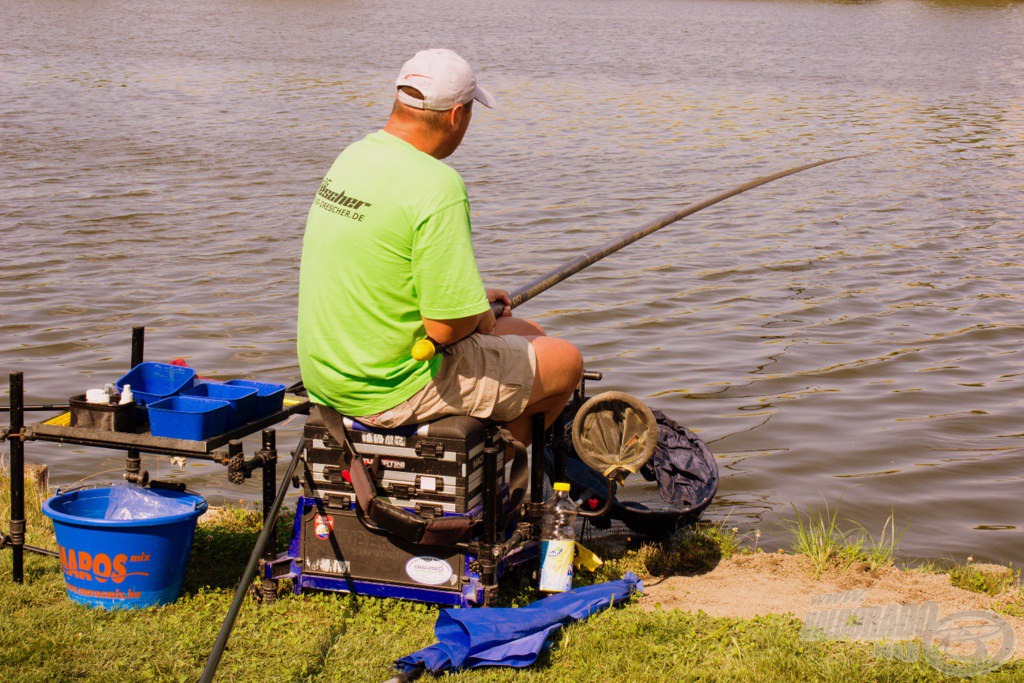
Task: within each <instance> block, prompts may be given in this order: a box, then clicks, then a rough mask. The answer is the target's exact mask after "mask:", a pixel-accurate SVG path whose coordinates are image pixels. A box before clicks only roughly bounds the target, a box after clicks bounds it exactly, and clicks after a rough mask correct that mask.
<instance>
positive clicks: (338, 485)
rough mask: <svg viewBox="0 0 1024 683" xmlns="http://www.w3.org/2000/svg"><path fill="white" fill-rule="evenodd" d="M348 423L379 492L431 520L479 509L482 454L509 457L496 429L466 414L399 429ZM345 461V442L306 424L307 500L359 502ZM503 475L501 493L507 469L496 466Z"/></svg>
mask: <svg viewBox="0 0 1024 683" xmlns="http://www.w3.org/2000/svg"><path fill="white" fill-rule="evenodd" d="M311 421H312V420H311ZM345 425H346V431H347V432H348V437H349V441H351V443H352V447H353V448H354V449H355V451H356V453H358V454H359V455H360V456H362V458H363V463H364V464H365V465H366V468H367V470H368V471H369V472H370V475H371V477H372V478H373V483H374V485H375V486H376V488H377V495H378V496H379V497H381V498H383V499H384V500H386V501H387V502H389V503H391V504H392V505H397V506H399V507H402V508H406V509H408V510H410V511H412V512H415V513H416V514H419V515H423V516H426V517H436V516H440V515H443V514H461V513H467V512H470V511H471V510H473V508H475V507H478V506H479V505H480V504H481V503H482V501H483V462H484V450H485V449H487V448H488V447H489V446H493V447H496V448H498V449H499V452H503V449H502V447H501V445H500V442H499V437H498V427H497V425H493V424H489V423H486V422H483V421H481V420H478V419H476V418H472V417H467V416H463V415H458V416H452V417H447V418H443V419H441V420H437V421H435V422H428V423H425V424H422V425H413V426H412V427H411V428H405V429H402V428H400V429H395V430H369V429H367V428H366V427H363V426H362V425H360V424H358V423H354V422H352V421H351V420H349V419H347V418H346V420H345ZM492 457H493V456H492ZM499 457H500V456H499ZM342 462H344V461H343V459H342V448H341V445H340V444H338V442H337V441H336V440H335V439H334V437H332V436H331V435H330V433H329V432H328V430H327V428H326V427H325V426H321V425H318V424H315V423H314V424H309V423H308V422H307V424H306V427H305V431H304V435H303V464H304V468H303V469H304V472H303V477H302V483H303V493H304V495H306V496H308V497H312V498H319V499H321V500H323V501H324V502H325V503H327V504H329V505H330V507H335V508H348V507H349V506H350V504H354V503H355V489H354V488H353V487H352V484H351V481H350V477H349V476H348V472H347V471H345V469H344V467H343V466H342V464H341V463H342ZM497 474H498V481H497V482H496V486H497V487H498V488H499V489H500V488H501V487H502V484H504V481H505V468H504V467H503V466H500V467H498V468H497Z"/></svg>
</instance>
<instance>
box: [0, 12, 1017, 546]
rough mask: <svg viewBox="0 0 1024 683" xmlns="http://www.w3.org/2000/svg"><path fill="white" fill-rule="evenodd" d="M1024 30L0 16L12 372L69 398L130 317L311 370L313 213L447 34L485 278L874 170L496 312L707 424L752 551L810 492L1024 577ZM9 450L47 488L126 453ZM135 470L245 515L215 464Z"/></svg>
mask: <svg viewBox="0 0 1024 683" xmlns="http://www.w3.org/2000/svg"><path fill="white" fill-rule="evenodd" d="M1021 36H1024V5H1022V4H1020V3H1015V2H999V1H988V2H957V1H953V0H948V1H940V0H933V1H924V0H922V1H911V0H892V1H879V2H838V1H837V2H825V1H814V0H793V1H783V0H762V1H753V0H751V1H739V0H678V1H668V0H664V1H658V2H612V1H599V0H595V1H592V2H580V1H559V0H547V1H544V2H540V1H536V2H534V1H525V2H508V3H490V2H483V1H479V2H474V1H471V0H451V1H449V2H439V3H409V2H379V1H375V2H368V1H361V0H353V1H350V2H340V1H339V2H333V3H325V2H312V1H309V0H306V1H303V0H298V1H294V2H286V3H285V2H268V1H257V0H224V1H222V2H218V3H213V4H211V3H208V2H197V1H196V0H180V1H178V2H174V3H170V2H135V3H123V2H114V1H107V2H103V1H89V2H75V3H69V2H57V1H51V0H38V1H36V2H32V3H16V2H6V3H3V5H2V7H0V63H2V69H0V107H2V111H3V116H2V119H0V140H2V150H0V159H2V164H0V235H2V239H3V248H2V250H0V296H2V299H0V370H2V371H3V373H4V375H5V379H6V373H8V372H10V371H14V370H21V371H23V372H24V373H25V387H26V391H27V400H28V402H30V403H43V402H56V401H65V400H66V399H67V397H68V396H70V395H71V394H73V393H81V392H82V391H84V389H85V388H88V387H90V386H97V385H101V384H103V383H104V382H109V381H113V380H114V379H116V378H118V377H120V376H121V375H122V374H123V373H124V372H125V371H126V369H127V364H128V361H129V351H130V338H131V327H132V326H133V325H145V326H146V329H147V337H146V357H147V359H150V360H170V359H173V358H176V357H183V358H185V359H186V360H187V361H188V362H189V363H190V364H191V365H192V366H193V367H195V368H197V369H198V370H199V372H200V374H203V375H209V376H214V377H220V378H229V377H254V378H259V379H264V380H268V381H278V382H282V383H288V384H290V383H291V382H293V381H295V380H297V379H298V365H297V361H296V358H295V309H296V292H297V282H298V262H299V252H300V243H301V237H302V231H303V228H304V222H305V215H306V212H307V210H308V208H309V205H310V203H311V201H312V197H313V193H314V192H315V190H316V188H317V186H318V183H319V180H320V178H321V177H322V175H323V173H325V172H326V170H327V168H328V167H329V166H330V163H331V161H332V160H333V159H334V157H335V156H336V154H337V153H338V152H339V151H340V150H341V149H342V148H343V147H344V146H345V145H346V144H348V143H349V142H352V141H354V140H356V139H358V138H360V137H362V136H363V135H364V134H365V133H367V132H370V131H372V130H375V129H377V128H379V127H380V126H381V125H382V124H383V122H384V120H385V118H386V115H387V113H388V111H389V110H390V98H391V96H392V94H391V93H392V87H393V86H392V83H393V79H394V78H395V75H396V73H397V69H398V67H399V65H400V64H401V63H402V62H403V61H404V60H405V59H406V58H408V57H409V56H411V55H412V54H413V53H414V52H415V51H416V50H418V49H422V48H426V47H438V46H447V47H451V48H453V49H455V50H456V51H458V52H460V53H462V54H463V55H464V56H466V57H467V58H468V59H469V60H470V62H471V63H472V64H473V65H474V67H475V68H476V70H477V72H478V74H479V77H480V82H481V83H482V84H483V85H485V87H487V88H488V89H489V90H491V91H492V92H493V93H494V94H495V96H496V97H497V98H498V106H497V107H496V108H495V109H494V110H493V111H486V110H484V109H483V108H480V109H478V110H477V111H476V112H475V115H474V118H473V123H472V126H471V128H470V131H469V134H468V135H467V137H466V140H465V142H464V144H463V146H462V147H461V148H460V149H459V151H458V152H457V153H456V154H455V155H454V156H453V157H451V159H450V160H449V162H450V163H451V165H453V166H454V167H455V168H456V169H458V170H459V171H460V172H461V173H462V175H463V177H464V178H465V180H466V183H467V185H468V187H469V191H470V197H471V200H472V205H473V220H474V240H475V244H476V248H477V251H478V257H479V261H480V265H481V269H482V271H483V273H484V275H485V280H486V281H487V282H488V283H489V284H490V285H492V286H505V287H508V288H510V289H511V288H514V287H515V286H517V285H521V284H523V283H525V282H526V281H528V280H530V279H532V278H533V277H535V276H537V275H539V274H541V273H543V272H545V271H546V270H548V269H550V268H553V267H556V266H558V265H559V264H561V263H563V262H565V261H568V260H569V259H571V258H572V257H573V256H575V255H576V254H577V253H579V252H580V251H583V250H585V249H587V248H589V247H592V246H594V245H596V244H598V243H600V242H602V241H604V240H606V239H609V238H611V237H613V236H617V235H619V234H621V233H624V232H626V231H628V230H631V229H633V228H635V227H637V226H639V225H641V224H643V223H645V222H647V221H648V220H651V219H653V218H656V217H658V216H661V215H662V214H665V213H668V212H670V211H672V210H674V209H677V208H679V207H681V206H683V205H685V204H688V203H690V202H692V201H695V200H698V199H701V198H703V197H705V196H707V195H709V194H712V193H715V192H717V191H719V190H722V189H726V188H729V187H731V186H733V185H738V184H740V183H743V182H746V181H747V180H750V179H752V178H755V177H757V176H760V175H764V174H766V173H770V172H774V171H777V170H781V169H784V168H787V167H790V166H796V165H799V164H801V163H805V162H808V161H814V160H818V159H823V158H828V157H833V156H841V155H847V154H863V153H868V152H870V153H871V154H869V155H867V156H862V157H859V158H856V159H849V160H846V161H841V162H838V163H836V164H831V165H828V166H824V167H822V168H818V169H814V170H811V171H807V172H804V173H801V174H799V175H796V176H793V177H791V178H787V179H784V180H780V181H778V182H776V183H773V184H771V185H768V186H766V187H763V188H759V189H756V190H753V191H751V192H748V193H746V194H743V195H741V196H739V197H736V198H733V199H730V200H728V201H727V202H725V203H722V204H720V205H718V206H715V207H713V208H711V209H708V210H706V211H703V212H701V213H699V214H696V215H694V216H691V217H690V218H687V219H686V220H684V221H682V222H680V223H678V224H676V225H674V226H672V227H670V228H667V229H665V230H663V231H661V232H659V233H657V234H655V235H653V236H651V237H648V238H646V239H644V240H643V241H641V242H638V243H637V244H635V245H633V246H631V247H629V248H627V249H626V250H624V251H622V252H620V253H618V254H616V255H614V256H611V257H609V258H608V259H606V260H605V261H603V262H601V263H599V264H597V265H595V266H593V267H591V268H589V269H588V270H586V271H584V272H582V273H580V274H578V275H576V276H574V277H573V278H571V279H570V280H568V281H566V282H565V283H563V284H561V285H558V286H557V287H555V288H554V289H552V290H550V291H549V292H547V293H545V294H542V295H541V296H539V297H538V298H536V299H534V300H533V301H531V302H529V303H528V304H526V305H524V306H523V307H522V308H521V309H520V310H518V311H517V314H519V315H526V316H530V317H534V318H535V319H537V320H538V321H539V322H540V323H541V324H543V325H544V326H545V327H546V328H547V329H548V330H549V332H550V333H552V334H555V335H559V336H562V337H566V338H568V339H571V340H572V341H574V342H575V343H577V344H578V345H579V347H580V349H581V350H582V352H583V355H584V357H585V359H586V363H587V367H588V368H590V369H592V370H598V371H601V372H603V373H604V374H605V381H604V382H602V383H601V384H599V385H593V389H594V390H596V389H598V388H605V389H619V390H623V391H628V392H630V393H633V394H635V395H638V396H640V397H643V398H644V399H645V400H647V401H648V402H649V403H650V404H651V405H653V406H655V407H658V408H661V409H662V410H664V411H665V412H667V413H668V414H670V415H671V416H673V417H675V418H676V419H677V420H678V421H680V422H682V423H684V424H686V425H687V426H689V427H691V428H693V429H695V430H696V431H698V432H699V433H700V434H701V436H702V437H703V438H704V439H705V440H706V441H707V442H708V443H709V444H710V446H711V448H712V449H713V450H714V451H715V452H716V454H717V455H718V458H719V464H720V466H721V470H722V484H721V489H720V493H719V495H718V498H717V499H716V502H715V504H714V505H713V507H712V508H711V509H710V510H709V511H708V513H707V516H708V517H709V518H711V519H714V520H719V521H723V520H724V521H726V523H727V524H729V525H730V526H736V527H737V528H739V529H740V530H741V531H742V532H743V533H746V534H753V533H754V532H755V531H757V530H760V531H762V536H761V546H762V547H773V546H774V544H778V543H784V542H785V539H786V532H785V528H784V523H785V520H787V519H792V517H793V513H794V509H796V510H799V511H801V512H802V513H804V514H806V512H807V510H808V509H811V508H813V509H815V510H821V509H823V508H824V506H826V505H827V506H829V509H832V510H835V509H838V511H839V516H840V517H841V518H849V519H852V520H855V521H856V522H858V523H860V524H863V525H864V526H865V527H866V528H867V529H868V530H870V531H872V532H873V533H875V534H876V535H877V533H878V532H879V531H880V530H881V528H882V525H883V524H884V522H885V520H886V519H887V518H888V517H889V515H890V514H895V518H896V523H897V526H898V527H899V528H901V529H902V528H906V532H905V535H904V536H903V539H902V543H901V547H902V549H903V551H904V552H905V553H906V554H907V555H908V556H912V557H929V558H953V559H960V560H962V559H963V558H964V557H966V556H968V555H971V556H973V557H974V558H975V560H981V559H988V560H996V561H1000V562H1014V563H1015V564H1016V565H1018V566H1019V565H1020V564H1024V544H1022V543H1021V526H1022V522H1024V520H1022V508H1021V505H1020V500H1021V496H1022V491H1024V420H1022V415H1024V349H1022V345H1021V338H1022V332H1024V311H1022V309H1024V268H1022V265H1021V262H1022V255H1024V241H1022V237H1024V228H1022V218H1024V167H1022V163H1021V162H1022V156H1024V41H1022V40H1021ZM4 393H6V387H5V389H4ZM5 402H6V401H5ZM33 417H36V418H38V417H41V416H39V415H35V416H33ZM300 426H301V425H300V424H297V423H292V424H288V425H285V426H284V427H282V428H281V430H280V432H279V433H280V447H281V449H282V451H285V450H287V449H290V448H291V447H292V444H293V443H294V441H295V439H296V438H297V436H298V434H299V430H300ZM0 447H2V448H3V449H4V451H3V453H4V454H5V459H6V448H7V444H3V445H2V446H0ZM255 447H256V443H255V442H253V443H250V444H249V447H248V452H249V453H250V454H251V452H252V450H253V449H254V448H255ZM27 456H28V459H29V460H30V461H35V462H45V463H48V464H49V465H50V466H51V469H52V479H53V482H54V484H58V485H68V484H70V483H73V482H77V481H80V480H82V479H85V478H88V479H89V480H90V481H96V480H99V481H103V480H110V479H111V478H113V477H117V476H119V475H118V471H119V469H120V467H121V466H122V463H123V457H122V456H121V455H120V454H115V453H108V452H103V451H96V450H89V449H84V448H78V447H70V446H64V447H57V446H55V445H51V444H43V443H38V442H32V443H29V444H28V447H27ZM144 466H145V467H146V468H147V469H149V471H150V472H151V474H152V475H153V476H160V477H163V478H171V479H178V480H184V481H187V482H188V483H189V484H190V485H191V486H193V487H194V488H196V489H198V490H200V491H201V492H203V493H204V494H206V495H208V496H209V497H210V499H211V502H212V503H215V504H217V503H223V502H225V501H237V500H246V501H253V500H258V496H259V483H258V481H251V482H249V483H247V484H246V485H245V486H242V487H234V486H233V485H231V484H229V483H228V482H227V480H226V478H225V476H224V471H223V468H222V467H220V466H219V465H211V464H205V463H200V462H189V463H188V464H187V466H185V467H184V468H181V467H179V466H177V465H174V464H172V463H171V462H170V461H169V460H168V459H166V458H160V457H156V456H146V457H144Z"/></svg>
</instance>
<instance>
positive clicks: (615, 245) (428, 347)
mask: <svg viewBox="0 0 1024 683" xmlns="http://www.w3.org/2000/svg"><path fill="white" fill-rule="evenodd" d="M858 156H862V155H860V154H851V155H848V156H843V157H834V158H832V159H825V160H823V161H815V162H813V163H810V164H803V165H802V166H797V167H795V168H789V169H786V170H785V171H779V172H778V173H772V174H771V175H766V176H762V177H760V178H755V179H754V180H751V181H750V182H747V183H744V184H742V185H740V186H738V187H734V188H732V189H731V190H725V191H724V192H719V193H718V194H716V195H712V196H711V197H708V198H707V199H702V200H700V201H698V202H694V203H693V204H690V205H689V206H686V207H684V208H682V209H679V210H678V211H673V212H672V213H669V214H667V215H665V216H662V217H661V218H658V219H657V220H654V221H651V222H650V223H647V224H646V225H643V226H641V227H640V228H638V229H636V230H633V231H630V232H628V233H626V234H625V235H623V236H621V237H619V238H617V239H614V240H611V241H609V242H607V243H605V244H603V245H601V246H599V247H596V248H594V249H592V250H590V251H588V252H585V253H583V254H580V255H579V256H577V257H576V258H574V259H572V260H571V261H569V262H568V263H566V264H565V265H563V266H559V267H558V268H555V269H554V270H552V271H550V272H548V273H545V274H544V275H541V276H540V277H538V278H537V279H536V280H534V281H533V282H530V283H528V284H526V285H523V286H522V287H519V288H518V289H516V290H514V291H512V292H510V293H509V295H508V298H509V302H510V303H509V307H510V308H515V307H516V306H519V305H521V304H523V303H526V302H527V301H529V300H530V299H532V298H533V297H535V296H537V295H538V294H540V293H541V292H544V291H546V290H548V289H551V288H552V287H554V286H555V285H557V284H558V283H559V282H561V281H562V280H565V279H566V278H569V277H571V276H572V275H575V274H576V273H578V272H580V271H581V270H583V269H584V268H586V267H587V266H590V265H593V264H594V263H597V262H598V261H600V260H601V259H603V258H604V257H605V256H608V255H610V254H614V253H615V252H617V251H619V250H620V249H622V248H623V247H627V246H629V245H630V244H632V243H633V242H636V241H637V240H640V239H643V238H644V237H647V236H648V235H650V234H651V233H653V232H657V231H658V230H661V229H662V228H664V227H666V226H668V225H672V224H673V223H675V222H676V221H679V220H682V219H683V218H686V217H687V216H690V215H692V214H695V213H697V212H698V211H700V210H702V209H706V208H708V207H709V206H713V205H715V204H717V203H719V202H722V201H725V200H726V199H729V198H730V197H735V196H736V195H738V194H741V193H743V192H746V191H747V190H752V189H754V188H755V187H759V186H761V185H766V184H767V183H770V182H772V181H773V180H778V179H779V178H785V177H786V176H789V175H793V174H794V173H799V172H801V171H806V170H808V169H811V168H815V167H817V166H824V165H825V164H831V163H833V162H835V161H842V160H843V159H852V158H854V157H858ZM504 308H505V303H504V302H502V301H494V302H491V311H492V312H493V313H494V315H495V316H496V317H497V316H500V315H501V312H502V310H503V309H504ZM442 350H443V347H442V346H441V345H439V344H438V343H437V342H435V341H434V340H433V339H430V338H429V337H428V338H426V339H421V340H419V341H418V342H416V343H415V344H413V347H412V357H413V358H415V359H416V360H418V361H428V360H430V359H431V358H433V357H434V355H435V354H437V352H438V351H442Z"/></svg>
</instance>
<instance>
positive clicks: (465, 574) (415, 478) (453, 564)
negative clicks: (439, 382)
mask: <svg viewBox="0 0 1024 683" xmlns="http://www.w3.org/2000/svg"><path fill="white" fill-rule="evenodd" d="M311 423H312V424H311ZM345 425H346V431H347V432H348V437H349V440H350V442H351V443H352V446H353V448H354V449H355V451H356V453H357V454H358V455H359V456H361V457H362V458H363V462H364V463H365V464H366V467H367V470H368V471H369V472H370V474H371V477H372V478H373V482H374V485H375V486H376V488H377V495H378V496H379V497H380V498H383V499H385V500H387V501H388V502H390V503H391V504H393V505H397V506H400V507H402V508H405V509H406V510H409V511H410V512H413V513H414V514H417V515H420V516H423V517H433V516H438V515H459V514H472V515H478V514H480V510H481V509H482V502H483V463H484V457H485V454H484V451H485V449H488V451H489V453H490V457H495V455H497V454H503V453H504V450H503V448H502V446H501V443H500V440H499V437H498V427H497V426H496V425H494V424H490V423H485V422H483V421H481V420H477V419H475V418H471V417H465V416H455V417H449V418H443V419H441V420H438V421H436V422H432V423H427V424H424V425H416V426H413V427H411V428H406V429H398V430H368V429H367V428H365V427H363V426H362V425H359V424H358V423H353V422H352V421H351V420H349V419H348V418H346V420H345ZM491 446H494V447H496V448H497V449H498V450H497V454H496V453H495V452H494V451H493V450H490V449H489V447H491ZM342 452H343V449H342V447H341V445H340V444H339V443H338V442H337V441H336V440H335V439H334V437H332V436H331V434H330V432H329V431H328V430H327V428H326V427H325V426H322V425H320V424H316V421H315V419H314V418H311V419H310V421H309V422H307V424H306V427H305V430H304V434H303V448H302V461H303V473H302V476H301V481H302V488H303V496H302V497H300V498H299V504H298V506H297V509H296V518H295V526H294V530H293V534H292V543H291V547H290V549H289V555H290V556H291V557H293V558H300V559H299V560H298V562H297V564H298V565H299V571H298V576H297V578H296V583H295V591H296V592H300V591H302V590H304V589H306V588H313V589H318V590H341V591H351V592H356V593H360V594H364V595H376V596H378V597H396V598H407V599H414V600H423V601H426V602H435V603H442V604H451V605H466V604H469V603H471V602H476V601H477V600H479V599H480V597H479V596H478V592H479V576H478V575H477V574H476V573H475V572H474V571H473V566H474V560H475V558H474V557H473V556H472V555H469V554H467V553H465V552H463V551H460V550H458V549H456V548H454V547H444V546H430V545H417V544H413V543H407V542H405V541H403V540H401V539H399V538H396V537H394V536H393V535H390V534H387V533H383V532H374V531H371V530H369V529H367V528H366V527H365V526H363V524H362V522H361V521H360V520H359V518H358V516H357V514H356V510H355V508H356V503H355V490H354V489H353V487H352V484H351V483H350V482H349V481H348V479H346V475H347V474H348V473H347V472H345V471H344V470H343V468H342V463H343V462H344V460H343V459H342ZM498 457H499V458H500V457H502V456H501V455H498ZM499 462H502V461H499ZM374 463H376V465H375V464H374ZM495 469H496V474H497V477H498V481H497V482H496V487H497V490H498V492H499V500H501V502H500V503H499V505H500V506H501V507H504V506H505V504H506V503H507V499H508V487H507V486H505V485H504V481H505V467H504V466H503V465H500V466H499V467H497V468H495ZM480 595H482V594H480Z"/></svg>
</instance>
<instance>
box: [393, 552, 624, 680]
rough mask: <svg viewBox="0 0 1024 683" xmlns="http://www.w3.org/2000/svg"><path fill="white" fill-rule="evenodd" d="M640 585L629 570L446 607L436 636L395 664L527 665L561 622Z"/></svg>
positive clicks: (432, 668) (403, 668) (436, 670)
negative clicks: (520, 599) (498, 602)
mask: <svg viewBox="0 0 1024 683" xmlns="http://www.w3.org/2000/svg"><path fill="white" fill-rule="evenodd" d="M643 589H644V585H643V583H642V582H641V581H640V579H638V578H637V576H636V574H633V573H632V572H627V573H626V575H625V577H624V578H623V579H622V580H620V581H609V582H607V583H598V584H595V585H593V586H585V587H583V588H576V589H573V590H571V591H567V592H565V593H558V594H557V595H552V596H550V597H547V598H543V599H542V600H538V601H537V602H535V603H533V604H532V605H529V606H527V607H480V608H475V609H444V610H441V613H440V614H439V615H438V617H437V623H436V624H435V625H434V634H435V635H436V636H437V640H438V642H437V643H435V644H434V645H431V646H430V647H426V648H423V649H422V650H419V651H418V652H414V653H412V654H411V655H406V656H405V657H402V658H401V659H399V660H397V661H396V662H395V668H396V669H398V670H399V671H400V672H403V673H408V672H412V671H415V670H417V669H420V668H425V669H426V670H427V671H429V672H430V673H432V674H440V673H442V672H444V671H458V670H459V669H472V668H475V667H478V666H514V667H524V666H529V665H530V664H533V663H534V662H535V661H537V657H539V656H540V653H541V650H543V649H544V646H545V644H546V642H547V639H548V637H549V636H550V635H551V634H552V633H554V632H555V631H557V630H558V629H559V628H560V627H562V626H564V625H565V624H568V623H571V622H573V621H577V620H579V619H586V618H587V617H589V616H590V615H591V614H594V613H595V612H598V611H600V610H602V609H604V608H606V607H610V606H611V605H614V604H616V603H618V602H622V601H623V600H626V599H627V598H629V596H630V595H631V594H632V593H633V591H642V590H643Z"/></svg>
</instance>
